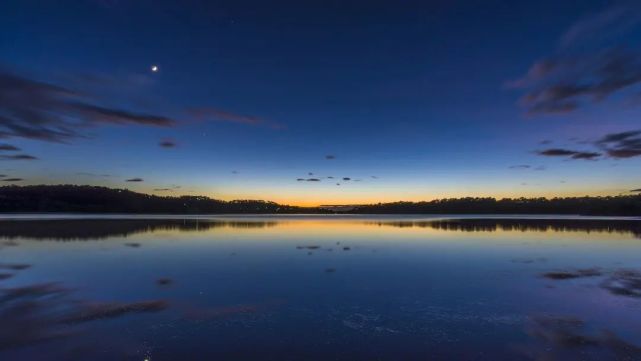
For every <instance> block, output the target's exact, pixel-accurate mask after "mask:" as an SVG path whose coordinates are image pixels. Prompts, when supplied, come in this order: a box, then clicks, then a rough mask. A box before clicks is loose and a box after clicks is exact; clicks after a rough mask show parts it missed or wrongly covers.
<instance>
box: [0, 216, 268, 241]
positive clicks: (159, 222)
mask: <svg viewBox="0 0 641 361" xmlns="http://www.w3.org/2000/svg"><path fill="white" fill-rule="evenodd" d="M274 225H276V222H265V221H221V220H216V221H212V220H194V219H189V220H180V219H148V220H142V219H140V220H139V219H101V220H90V219H86V220H35V221H26V220H25V221H4V222H0V238H5V239H12V238H32V239H54V240H59V241H80V240H91V239H104V238H109V237H127V236H130V235H133V234H138V233H147V232H156V231H174V230H176V231H185V232H197V231H208V230H211V229H216V228H245V229H247V228H265V227H272V226H274Z"/></svg>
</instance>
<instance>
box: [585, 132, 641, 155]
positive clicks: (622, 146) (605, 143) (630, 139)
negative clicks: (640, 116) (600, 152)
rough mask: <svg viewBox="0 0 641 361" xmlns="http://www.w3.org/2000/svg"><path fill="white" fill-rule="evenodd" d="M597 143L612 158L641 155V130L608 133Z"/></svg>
mask: <svg viewBox="0 0 641 361" xmlns="http://www.w3.org/2000/svg"><path fill="white" fill-rule="evenodd" d="M596 145H597V146H599V147H601V148H602V149H604V151H605V152H606V153H607V154H608V155H609V156H610V157H612V158H632V157H637V156H641V130H634V131H628V132H621V133H612V134H607V135H605V136H604V137H602V138H601V139H599V140H598V141H597V142H596Z"/></svg>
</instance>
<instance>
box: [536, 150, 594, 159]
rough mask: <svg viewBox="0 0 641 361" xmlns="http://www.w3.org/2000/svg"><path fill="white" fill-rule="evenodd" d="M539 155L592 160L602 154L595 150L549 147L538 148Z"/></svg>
mask: <svg viewBox="0 0 641 361" xmlns="http://www.w3.org/2000/svg"><path fill="white" fill-rule="evenodd" d="M537 154H539V155H543V156H546V157H570V158H572V159H584V160H594V159H596V158H598V157H600V156H601V155H602V154H601V153H597V152H582V151H576V150H568V149H561V148H551V149H546V150H540V151H538V152H537Z"/></svg>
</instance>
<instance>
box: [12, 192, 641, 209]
mask: <svg viewBox="0 0 641 361" xmlns="http://www.w3.org/2000/svg"><path fill="white" fill-rule="evenodd" d="M0 212H70V213H149V214H172V213H173V214H223V213H233V214H306V213H307V214H309V213H335V211H332V210H329V209H326V208H321V207H297V206H289V205H282V204H278V203H274V202H269V201H262V200H235V201H223V200H218V199H212V198H209V197H204V196H177V197H172V196H156V195H149V194H144V193H137V192H132V191H129V190H126V189H112V188H106V187H96V186H77V185H37V186H4V187H0ZM340 213H354V214H577V215H610V216H641V195H627V196H609V197H587V196H586V197H564V198H560V197H557V198H551V199H548V198H504V199H495V198H489V197H485V198H473V197H467V198H449V199H438V200H433V201H425V202H393V203H378V204H369V205H360V206H355V207H353V208H352V209H349V210H348V211H344V212H340Z"/></svg>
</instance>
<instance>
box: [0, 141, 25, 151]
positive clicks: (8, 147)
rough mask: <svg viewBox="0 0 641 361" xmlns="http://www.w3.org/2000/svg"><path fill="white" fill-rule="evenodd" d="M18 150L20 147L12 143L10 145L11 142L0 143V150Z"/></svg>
mask: <svg viewBox="0 0 641 361" xmlns="http://www.w3.org/2000/svg"><path fill="white" fill-rule="evenodd" d="M19 150H20V148H18V147H16V146H14V145H11V144H6V143H4V144H0V151H10V152H12V151H19Z"/></svg>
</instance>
